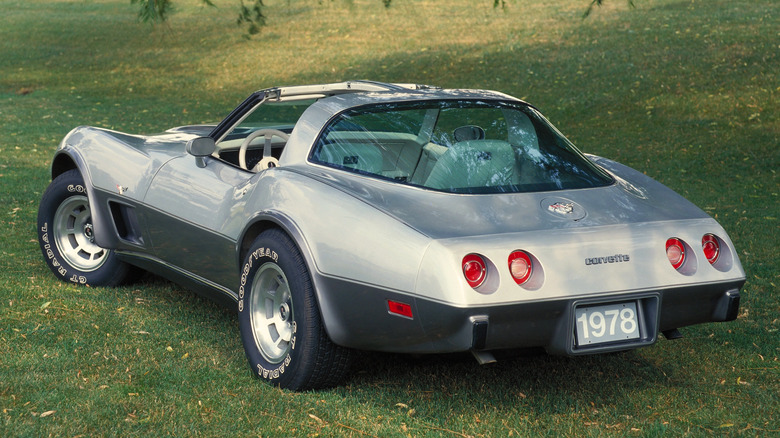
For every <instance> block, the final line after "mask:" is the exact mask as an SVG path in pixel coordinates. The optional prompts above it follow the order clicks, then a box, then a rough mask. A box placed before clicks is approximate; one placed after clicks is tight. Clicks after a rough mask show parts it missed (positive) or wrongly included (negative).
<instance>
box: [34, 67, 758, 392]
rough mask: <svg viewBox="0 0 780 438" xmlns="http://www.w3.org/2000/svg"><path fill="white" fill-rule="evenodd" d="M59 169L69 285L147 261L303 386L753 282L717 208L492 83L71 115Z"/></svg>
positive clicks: (643, 311)
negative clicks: (225, 110)
mask: <svg viewBox="0 0 780 438" xmlns="http://www.w3.org/2000/svg"><path fill="white" fill-rule="evenodd" d="M51 169H52V178H53V181H52V183H51V185H50V186H49V187H48V189H47V190H46V192H45V193H44V195H43V197H42V200H41V205H40V209H39V214H38V237H39V242H40V246H41V250H42V252H43V258H44V260H45V262H46V263H47V264H48V266H49V268H51V270H52V271H53V272H54V274H55V275H56V276H57V277H58V278H60V279H62V280H64V281H69V282H74V283H78V284H86V285H92V286H111V285H118V284H121V283H124V282H127V281H130V280H131V279H133V278H134V277H135V276H136V275H137V274H138V273H139V272H140V271H144V270H145V271H151V272H153V273H156V274H159V275H162V276H165V277H167V278H170V279H172V280H174V281H176V282H178V283H180V284H182V285H184V286H186V287H188V288H190V289H192V290H194V291H196V292H198V293H201V294H204V295H207V296H209V297H212V298H215V299H217V300H219V301H223V302H226V303H228V304H229V305H231V306H233V307H234V308H235V309H236V310H237V311H238V317H239V322H240V332H241V337H242V340H243V344H244V349H245V351H246V356H247V358H248V360H249V363H250V367H251V369H252V371H253V372H254V373H255V374H256V375H257V376H259V377H260V378H261V379H264V380H266V381H269V382H271V383H273V384H275V385H278V386H281V387H284V388H289V389H293V390H304V389H313V388H321V387H327V386H332V385H336V384H338V383H339V382H340V381H341V380H342V379H343V378H344V377H345V375H346V373H347V372H348V370H349V362H350V356H351V354H352V352H353V351H354V350H355V349H362V350H377V351H387V352H403V353H443V352H461V351H471V352H473V354H474V356H475V357H476V358H477V360H479V361H480V362H481V363H486V362H491V361H493V360H494V356H493V352H494V351H496V350H501V349H511V348H522V347H543V348H545V349H546V350H547V351H548V352H550V353H552V354H563V355H582V354H593V353H603V352H610V351H617V350H627V349H632V348H637V347H642V346H647V345H651V344H653V343H654V342H655V341H656V339H657V334H658V333H663V334H664V335H665V336H666V337H668V338H673V337H677V336H679V331H678V330H677V329H678V328H679V327H682V326H687V325H691V324H699V323H706V322H711V321H730V320H734V319H735V318H736V317H737V313H738V309H739V297H740V294H739V289H740V288H741V287H742V285H743V284H744V282H745V273H744V271H743V269H742V266H741V264H740V261H739V258H738V256H737V252H736V250H735V249H734V245H733V244H732V242H731V240H730V239H729V237H728V235H727V234H726V232H725V231H724V230H723V228H722V227H721V226H720V225H718V223H717V222H716V221H715V220H714V219H712V218H711V217H709V216H708V215H707V214H706V213H704V212H703V211H702V210H700V209H699V208H697V207H696V206H694V205H693V204H691V203H690V202H688V201H686V200H685V199H683V198H682V197H681V196H679V195H678V194H676V193H675V192H673V191H672V190H670V189H668V188H667V187H665V186H663V185H661V184H660V183H658V182H656V181H654V180H653V179H651V178H649V177H647V176H645V175H643V174H642V173H641V172H637V171H636V170H633V169H631V168H628V167H626V166H623V165H621V164H619V163H616V162H614V161H610V160H608V159H606V158H601V157H597V156H592V155H583V154H582V153H581V152H580V151H578V150H577V149H576V148H575V147H574V146H573V145H572V144H571V143H570V142H569V141H568V140H566V138H564V136H563V135H562V134H561V133H560V132H558V131H557V130H556V129H555V128H554V127H553V126H552V125H551V124H550V123H549V122H548V121H547V120H546V119H545V118H544V117H543V116H542V115H541V114H540V113H539V112H538V111H537V110H536V109H535V108H534V107H533V106H531V105H529V104H527V103H525V102H523V101H520V100H518V99H516V98H513V97H511V96H508V95H505V94H501V93H497V92H493V91H483V90H442V89H438V88H435V87H427V86H419V85H409V84H385V83H377V82H368V81H353V82H344V83H337V84H325V85H312V86H296V87H279V88H269V89H265V90H261V91H258V92H256V93H254V94H252V95H251V96H249V98H247V99H246V100H245V101H244V102H243V103H242V104H241V105H239V106H238V107H237V108H236V109H235V110H234V111H233V112H232V113H230V115H228V116H227V117H226V118H225V119H224V120H223V121H222V122H220V123H219V124H217V125H199V126H184V127H179V128H174V129H171V130H169V131H166V132H164V133H162V134H159V135H151V136H139V135H128V134H123V133H119V132H115V131H109V130H106V129H99V128H93V127H79V128H76V129H74V130H73V131H71V132H70V133H69V134H68V135H67V136H66V137H65V139H64V140H63V141H62V143H61V144H60V146H59V148H58V150H57V152H56V154H55V156H54V159H53V163H52V167H51Z"/></svg>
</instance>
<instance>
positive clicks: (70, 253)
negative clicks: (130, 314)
mask: <svg viewBox="0 0 780 438" xmlns="http://www.w3.org/2000/svg"><path fill="white" fill-rule="evenodd" d="M38 243H39V245H40V247H41V252H42V253H43V259H44V261H45V262H46V265H47V266H48V267H49V269H51V271H52V272H54V275H56V276H57V277H58V278H60V279H62V280H64V281H70V282H73V283H78V284H88V285H91V286H116V285H119V284H122V283H124V282H126V281H128V280H130V279H131V278H133V277H134V276H135V274H136V272H137V268H134V267H133V266H130V265H128V264H126V263H124V262H122V261H121V260H118V259H117V257H116V254H114V252H113V251H112V250H109V249H105V248H102V247H100V246H99V245H98V244H96V243H95V230H94V227H93V225H92V209H91V207H90V204H89V198H88V197H87V192H86V189H85V188H84V180H83V178H82V177H81V174H80V173H79V171H78V170H75V169H74V170H70V171H67V172H65V173H63V174H61V175H59V176H58V177H56V178H54V180H53V181H52V182H51V184H49V187H48V188H47V189H46V191H45V192H44V193H43V197H42V198H41V204H40V206H39V208H38Z"/></svg>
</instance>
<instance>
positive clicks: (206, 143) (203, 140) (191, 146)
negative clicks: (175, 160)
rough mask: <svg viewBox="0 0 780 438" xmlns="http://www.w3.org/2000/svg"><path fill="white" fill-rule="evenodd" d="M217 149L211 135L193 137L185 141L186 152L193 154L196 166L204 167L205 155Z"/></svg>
mask: <svg viewBox="0 0 780 438" xmlns="http://www.w3.org/2000/svg"><path fill="white" fill-rule="evenodd" d="M216 150H217V144H216V143H215V142H214V139H213V138H211V137H198V138H193V139H192V140H190V141H188V142H187V153H188V154H190V155H192V156H194V157H195V159H196V161H195V162H196V164H197V165H198V167H206V157H208V156H209V155H211V154H213V153H214V151H216Z"/></svg>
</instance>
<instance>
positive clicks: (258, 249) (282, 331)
mask: <svg viewBox="0 0 780 438" xmlns="http://www.w3.org/2000/svg"><path fill="white" fill-rule="evenodd" d="M238 311H239V313H238V319H239V323H240V328H241V339H242V341H243V344H244V350H245V352H246V356H247V359H248V360H249V366H250V367H251V368H252V372H254V374H255V375H257V376H258V377H259V378H261V379H263V380H265V381H268V382H270V383H272V384H274V385H276V386H279V387H282V388H286V389H290V390H293V391H304V390H309V389H320V388H325V387H329V386H334V385H337V384H338V383H339V382H341V380H342V379H343V377H344V376H345V375H346V372H347V371H348V368H349V362H350V356H351V354H350V350H348V349H346V348H343V347H340V346H338V345H336V344H334V343H333V342H332V341H331V340H330V338H328V335H327V334H326V332H325V328H324V326H323V323H322V318H321V316H320V311H319V306H318V304H317V299H316V297H315V295H314V287H313V285H312V281H311V276H310V274H309V270H308V269H307V267H306V262H305V260H304V259H303V257H302V256H301V254H300V251H299V250H298V248H297V247H296V245H295V243H294V242H293V241H292V240H291V239H290V238H289V237H288V236H287V235H286V234H285V233H284V232H282V231H280V230H276V229H273V230H268V231H265V232H263V233H262V234H260V236H258V237H257V239H256V240H255V241H254V243H253V244H252V248H251V249H250V251H249V253H248V254H247V256H246V257H245V259H244V265H243V269H242V271H241V284H240V287H239V303H238Z"/></svg>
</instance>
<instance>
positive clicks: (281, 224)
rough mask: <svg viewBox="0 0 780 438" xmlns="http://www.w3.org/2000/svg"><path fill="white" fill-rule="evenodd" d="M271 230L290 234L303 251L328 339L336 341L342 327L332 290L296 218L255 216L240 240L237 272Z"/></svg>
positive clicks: (272, 213) (269, 213) (269, 214)
mask: <svg viewBox="0 0 780 438" xmlns="http://www.w3.org/2000/svg"><path fill="white" fill-rule="evenodd" d="M271 228H278V229H280V230H282V231H283V232H284V233H286V234H287V235H288V236H289V237H290V239H292V240H293V242H294V243H295V245H296V246H297V248H298V251H300V253H301V256H302V257H303V259H304V262H305V263H306V267H307V268H308V270H309V275H310V277H311V282H312V285H313V286H314V294H315V296H316V298H317V305H318V306H319V309H320V317H321V318H322V324H323V326H324V327H325V332H326V333H327V334H328V337H329V338H330V339H331V340H333V339H334V337H333V336H332V333H334V330H335V331H336V332H338V330H337V328H336V327H337V326H338V325H339V323H338V317H337V313H336V312H334V311H333V310H332V309H333V306H334V305H335V303H333V302H332V300H331V299H329V295H330V294H329V293H328V288H327V286H326V284H325V282H324V281H323V276H322V274H321V272H320V270H319V268H318V267H317V262H316V261H315V259H314V254H313V252H312V250H311V247H310V246H309V244H308V242H307V240H306V237H305V236H304V235H303V233H302V232H301V230H300V228H299V227H298V225H297V224H296V223H295V221H294V220H293V219H292V218H290V217H289V216H287V215H285V214H284V213H282V212H279V211H262V212H258V213H257V214H255V215H254V216H252V218H251V219H250V220H249V221H248V222H247V225H245V226H244V229H243V230H241V234H240V235H239V238H238V239H237V240H236V269H237V270H238V271H239V272H240V270H241V267H242V266H243V262H244V257H245V256H246V254H247V253H248V252H249V249H250V245H251V244H252V242H254V240H255V239H256V238H257V236H259V235H260V233H262V232H263V231H265V230H268V229H271Z"/></svg>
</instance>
